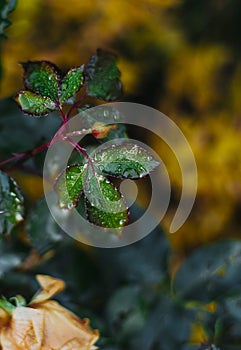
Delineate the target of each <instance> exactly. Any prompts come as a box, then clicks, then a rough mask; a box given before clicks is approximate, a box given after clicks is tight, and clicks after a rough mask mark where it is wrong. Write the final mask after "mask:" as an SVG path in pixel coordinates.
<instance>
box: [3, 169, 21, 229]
mask: <svg viewBox="0 0 241 350" xmlns="http://www.w3.org/2000/svg"><path fill="white" fill-rule="evenodd" d="M23 214H24V206H23V196H22V194H21V191H20V189H19V187H18V185H17V184H16V182H15V181H14V180H13V178H12V177H10V176H9V175H8V174H6V173H4V172H2V171H0V233H1V234H9V233H10V232H11V230H12V229H13V227H14V226H15V225H17V224H18V223H19V222H20V221H22V220H23Z"/></svg>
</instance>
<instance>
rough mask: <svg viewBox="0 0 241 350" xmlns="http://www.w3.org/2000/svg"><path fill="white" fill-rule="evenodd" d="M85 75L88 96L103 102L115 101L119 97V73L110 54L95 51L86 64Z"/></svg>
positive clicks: (120, 86) (114, 59)
mask: <svg viewBox="0 0 241 350" xmlns="http://www.w3.org/2000/svg"><path fill="white" fill-rule="evenodd" d="M85 74H86V86H87V92H88V95H89V96H92V97H95V98H98V99H101V100H105V101H115V100H116V99H118V98H119V97H120V96H121V94H122V84H121V81H120V71H119V69H118V68H117V67H116V57H115V56H114V55H113V54H112V53H109V52H105V51H103V50H101V49H99V50H97V52H96V54H95V55H93V56H92V57H91V59H90V60H89V62H88V63H87V65H86V73H85Z"/></svg>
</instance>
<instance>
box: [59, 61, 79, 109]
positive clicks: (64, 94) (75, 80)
mask: <svg viewBox="0 0 241 350" xmlns="http://www.w3.org/2000/svg"><path fill="white" fill-rule="evenodd" d="M83 70H84V65H82V66H80V67H75V68H72V69H70V70H69V71H68V72H67V74H66V75H65V76H64V78H63V79H62V81H61V85H60V91H59V101H60V103H61V104H63V103H65V102H66V101H67V100H68V99H70V98H71V97H73V96H74V95H75V94H76V93H77V92H78V91H79V90H80V89H81V87H82V85H83V82H84V76H83Z"/></svg>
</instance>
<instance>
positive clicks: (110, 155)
mask: <svg viewBox="0 0 241 350" xmlns="http://www.w3.org/2000/svg"><path fill="white" fill-rule="evenodd" d="M94 161H95V163H96V164H98V168H99V170H101V171H102V172H103V173H105V174H108V175H111V176H115V177H120V178H124V179H127V178H128V179H138V178H141V177H143V176H145V175H147V174H149V173H150V172H151V171H152V170H153V169H155V168H156V167H157V166H158V165H159V164H160V163H159V162H157V161H156V160H155V159H154V157H153V156H152V155H151V154H150V153H149V152H147V151H146V150H145V149H144V148H142V147H140V146H138V145H136V144H131V143H128V144H127V143H126V144H121V145H118V144H117V145H112V147H109V148H105V149H102V150H101V151H98V152H96V153H95V155H94Z"/></svg>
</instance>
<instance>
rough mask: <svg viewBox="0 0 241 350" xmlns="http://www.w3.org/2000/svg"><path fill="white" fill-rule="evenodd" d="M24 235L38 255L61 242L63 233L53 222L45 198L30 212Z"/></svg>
mask: <svg viewBox="0 0 241 350" xmlns="http://www.w3.org/2000/svg"><path fill="white" fill-rule="evenodd" d="M43 228H44V229H43ZM26 233H27V236H28V239H29V241H30V244H31V246H32V247H33V248H34V249H36V250H37V251H38V252H39V254H43V253H46V252H48V251H49V250H50V249H51V248H53V247H54V248H56V246H57V245H58V244H59V243H60V242H61V241H62V240H63V232H62V231H61V230H60V228H59V226H58V225H57V224H56V222H55V221H54V219H53V217H52V215H51V213H50V211H49V208H48V206H47V204H46V200H45V198H41V199H40V200H39V201H38V202H37V203H36V204H35V206H34V207H33V208H32V210H31V211H30V213H29V215H28V218H27V223H26Z"/></svg>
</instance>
